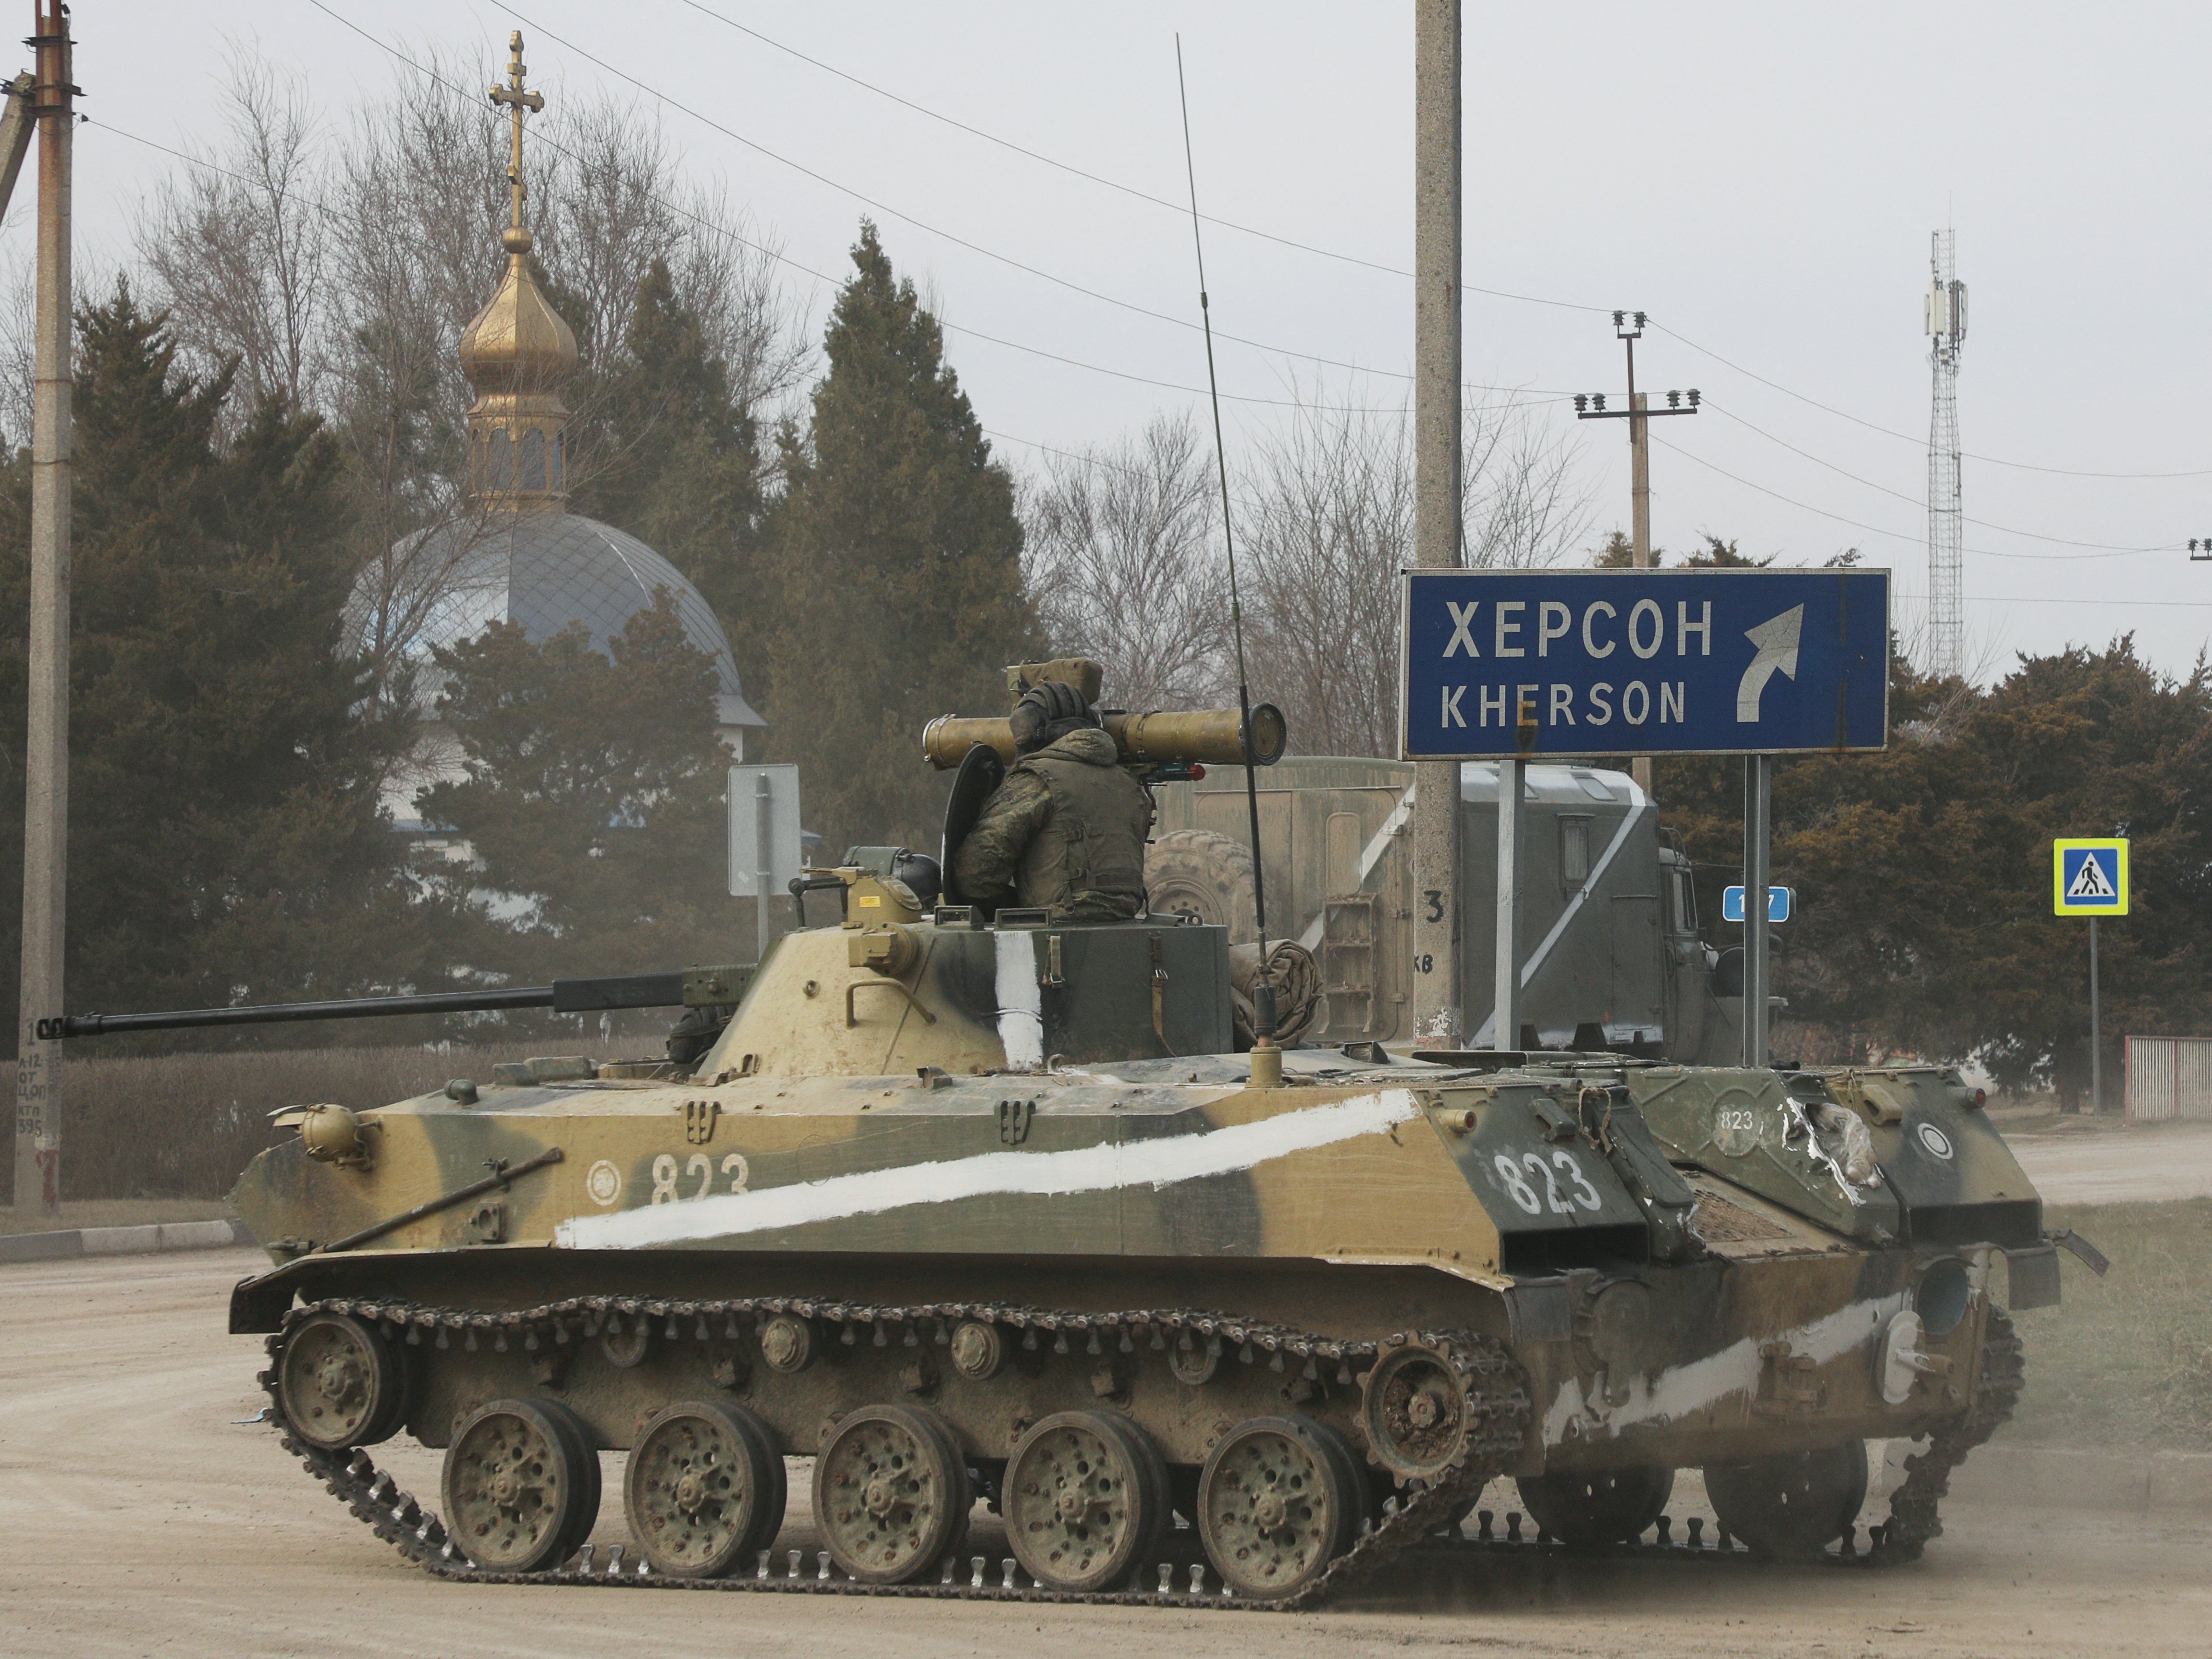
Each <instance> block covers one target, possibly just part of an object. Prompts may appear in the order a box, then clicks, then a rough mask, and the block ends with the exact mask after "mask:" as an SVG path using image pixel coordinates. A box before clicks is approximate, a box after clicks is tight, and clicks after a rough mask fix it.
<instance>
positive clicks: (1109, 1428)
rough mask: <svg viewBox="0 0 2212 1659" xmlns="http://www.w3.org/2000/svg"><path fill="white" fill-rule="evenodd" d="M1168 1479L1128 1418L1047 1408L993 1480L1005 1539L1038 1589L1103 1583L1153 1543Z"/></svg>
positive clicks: (1136, 1562) (1140, 1559)
mask: <svg viewBox="0 0 2212 1659" xmlns="http://www.w3.org/2000/svg"><path fill="white" fill-rule="evenodd" d="M1167 1485H1168V1479H1167V1465H1166V1463H1165V1462H1164V1461H1163V1460H1162V1459H1161V1456H1160V1454H1159V1450H1158V1448H1157V1447H1156V1446H1154V1445H1153V1444H1152V1438H1151V1437H1150V1436H1148V1435H1146V1433H1145V1432H1144V1431H1143V1430H1142V1429H1140V1428H1139V1427H1138V1426H1136V1425H1135V1424H1133V1423H1132V1422H1131V1421H1129V1420H1128V1419H1127V1418H1126V1417H1121V1416H1117V1415H1115V1414H1112V1413H1110V1412H1099V1411H1064V1412H1058V1413H1055V1414H1054V1415H1052V1416H1050V1417H1048V1418H1046V1419H1045V1420H1043V1421H1042V1422H1041V1423H1039V1424H1038V1425H1037V1426H1036V1427H1035V1428H1032V1429H1031V1430H1030V1432H1028V1433H1027V1434H1025V1435H1024V1436H1023V1437H1022V1438H1021V1442H1020V1444H1018V1445H1017V1446H1016V1447H1015V1448H1014V1455H1013V1456H1012V1457H1011V1458H1010V1459H1008V1460H1007V1462H1006V1475H1005V1478H1004V1480H1002V1482H1001V1484H1000V1506H1001V1510H1002V1512H1003V1513H1004V1514H1005V1516H1006V1542H1007V1544H1008V1545H1009V1547H1012V1550H1013V1552H1014V1554H1015V1556H1016V1557H1017V1558H1018V1559H1019V1560H1020V1562H1021V1564H1022V1565H1023V1566H1024V1567H1026V1568H1027V1569H1028V1570H1029V1572H1030V1577H1033V1578H1035V1579H1036V1581H1037V1583H1040V1584H1042V1585H1043V1586H1044V1587H1045V1588H1046V1589H1058V1590H1075V1591H1090V1590H1101V1589H1113V1588H1114V1587H1115V1585H1117V1584H1120V1583H1122V1582H1123V1581H1124V1580H1125V1579H1127V1577H1128V1576H1129V1575H1130V1574H1131V1573H1132V1572H1134V1571H1136V1570H1137V1569H1138V1568H1139V1567H1140V1566H1142V1565H1144V1563H1145V1561H1146V1558H1147V1557H1148V1556H1149V1555H1150V1554H1151V1553H1152V1549H1153V1547H1154V1546H1155V1545H1157V1544H1158V1541H1159V1537H1160V1534H1161V1532H1162V1530H1163V1529H1164V1528H1165V1526H1166V1523H1167V1519H1168V1491H1167Z"/></svg>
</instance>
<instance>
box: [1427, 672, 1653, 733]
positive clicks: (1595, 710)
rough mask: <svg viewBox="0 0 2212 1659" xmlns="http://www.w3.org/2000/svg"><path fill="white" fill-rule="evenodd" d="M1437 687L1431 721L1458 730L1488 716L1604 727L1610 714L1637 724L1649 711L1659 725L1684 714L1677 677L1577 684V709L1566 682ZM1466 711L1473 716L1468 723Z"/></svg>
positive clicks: (1513, 722) (1510, 723)
mask: <svg viewBox="0 0 2212 1659" xmlns="http://www.w3.org/2000/svg"><path fill="white" fill-rule="evenodd" d="M1441 690H1442V696H1443V708H1442V711H1441V712H1440V713H1439V714H1438V716H1437V724H1438V725H1440V726H1445V727H1452V726H1457V727H1461V728H1462V729H1464V728H1466V727H1468V725H1470V724H1472V725H1473V726H1474V727H1476V728H1477V729H1480V728H1481V727H1485V726H1487V725H1490V724H1492V720H1493V718H1494V719H1495V721H1496V724H1498V726H1499V727H1500V728H1507V727H1519V726H1572V725H1587V726H1605V725H1610V724H1613V721H1614V720H1615V719H1616V718H1618V719H1620V720H1622V721H1624V722H1626V724H1629V725H1632V726H1640V725H1642V724H1644V723H1645V722H1646V721H1648V720H1650V719H1652V718H1653V717H1655V715H1656V717H1657V719H1658V720H1659V722H1660V723H1661V724H1680V722H1681V721H1682V720H1683V719H1684V718H1685V714H1684V709H1685V707H1686V703H1687V699H1688V696H1689V691H1688V682H1687V681H1682V680H1673V681H1668V680H1661V681H1651V682H1646V681H1642V680H1629V681H1623V682H1621V683H1620V686H1619V687H1618V688H1617V689H1616V687H1615V686H1614V684H1613V681H1609V680H1600V681H1596V682H1595V684H1593V685H1589V686H1586V687H1583V688H1582V692H1583V698H1582V705H1581V707H1580V708H1579V709H1577V706H1576V703H1575V690H1576V688H1575V687H1572V686H1560V685H1547V684H1535V683H1522V684H1517V685H1516V684H1507V685H1498V686H1486V685H1460V686H1445V687H1442V688H1441ZM1469 693H1473V696H1472V697H1471V698H1470V696H1469ZM1470 714H1472V715H1473V717H1474V718H1473V720H1472V721H1471V722H1470V720H1469V719H1468V716H1469V715H1470Z"/></svg>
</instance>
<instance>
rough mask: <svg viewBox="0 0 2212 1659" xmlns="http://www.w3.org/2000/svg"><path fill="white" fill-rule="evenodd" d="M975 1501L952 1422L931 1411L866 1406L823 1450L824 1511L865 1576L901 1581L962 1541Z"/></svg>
mask: <svg viewBox="0 0 2212 1659" xmlns="http://www.w3.org/2000/svg"><path fill="white" fill-rule="evenodd" d="M973 1501H974V1499H973V1493H972V1492H971V1491H970V1489H969V1485H968V1465H967V1460H966V1459H965V1458H964V1457H963V1456H961V1454H960V1451H959V1449H958V1446H957V1443H956V1442H955V1441H954V1439H953V1438H952V1432H951V1430H950V1429H948V1428H947V1427H945V1425H944V1424H943V1423H942V1422H940V1421H939V1420H938V1419H937V1418H935V1417H934V1416H933V1415H931V1414H929V1413H927V1412H923V1411H910V1410H908V1409H907V1408H905V1407H903V1406H863V1407H861V1408H860V1409H859V1410H858V1411H855V1412H853V1413H850V1414H848V1415H847V1416H846V1417H844V1418H843V1419H842V1420H840V1421H839V1423H838V1425H837V1426H836V1431H835V1432H833V1433H832V1434H831V1435H830V1437H829V1439H828V1440H827V1441H826V1442H824V1443H823V1447H822V1450H821V1451H820V1453H819V1454H817V1456H816V1457H815V1459H814V1520H815V1524H816V1525H817V1527H819V1528H820V1529H821V1531H822V1542H823V1546H824V1547H827V1548H828V1550H829V1555H830V1559H833V1560H835V1561H836V1563H837V1565H839V1566H841V1567H842V1568H843V1569H844V1570H845V1571H846V1573H847V1575H848V1577H853V1578H854V1579H857V1580H858V1581H860V1583H864V1584H899V1583H906V1582H907V1581H908V1579H911V1578H917V1577H921V1575H922V1574H923V1573H925V1572H927V1571H929V1570H930V1569H931V1568H932V1567H933V1566H935V1565H937V1563H938V1562H939V1561H940V1560H942V1559H944V1558H945V1557H946V1556H948V1555H950V1554H951V1553H953V1552H954V1551H956V1550H957V1549H958V1548H959V1547H960V1543H961V1540H962V1539H963V1538H964V1537H965V1536H966V1535H967V1531H968V1511H969V1505H970V1504H971V1503H972V1502H973Z"/></svg>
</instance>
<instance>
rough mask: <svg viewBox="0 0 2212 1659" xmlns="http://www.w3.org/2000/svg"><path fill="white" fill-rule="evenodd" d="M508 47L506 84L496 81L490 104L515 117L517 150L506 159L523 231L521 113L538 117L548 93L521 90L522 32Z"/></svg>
mask: <svg viewBox="0 0 2212 1659" xmlns="http://www.w3.org/2000/svg"><path fill="white" fill-rule="evenodd" d="M507 51H508V52H509V54H510V55H509V57H508V58H507V84H506V85H505V86H501V85H500V83H499V82H496V81H495V82H492V88H491V101H492V102H493V103H495V104H501V105H504V106H506V107H507V110H508V112H510V113H511V114H512V115H513V118H514V147H513V150H512V152H511V153H510V154H509V155H508V158H507V185H508V187H509V189H510V190H511V191H512V192H513V201H514V228H515V229H516V230H520V229H521V228H522V198H523V197H525V196H526V195H527V194H528V193H529V190H528V187H527V186H526V185H524V184H523V182H522V112H523V111H525V110H528V111H530V112H532V113H533V114H535V113H536V112H538V111H539V110H542V109H544V107H545V94H544V93H542V92H525V91H524V90H523V89H522V78H523V76H524V74H525V73H526V70H525V67H524V64H523V62H522V31H521V30H520V29H517V30H515V32H514V33H513V35H512V36H511V37H510V38H509V39H508V40H507Z"/></svg>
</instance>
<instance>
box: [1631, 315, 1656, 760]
mask: <svg viewBox="0 0 2212 1659" xmlns="http://www.w3.org/2000/svg"><path fill="white" fill-rule="evenodd" d="M1649 398H1650V393H1648V392H1641V391H1637V390H1636V342H1634V341H1633V340H1632V341H1630V342H1628V407H1629V409H1630V410H1631V413H1630V415H1629V417H1628V469H1629V481H1628V493H1629V502H1630V506H1631V509H1632V511H1631V513H1630V524H1631V525H1632V530H1633V533H1634V536H1635V556H1636V568H1637V569H1638V570H1650V568H1651V423H1650V421H1646V420H1644V419H1642V418H1640V417H1641V416H1642V414H1643V411H1644V404H1645V403H1646V402H1647V401H1648V400H1649ZM1628 771H1629V776H1630V777H1632V778H1635V779H1636V787H1637V788H1638V789H1640V790H1643V791H1644V793H1645V794H1646V795H1649V794H1650V793H1651V757H1650V755H1648V754H1639V755H1638V756H1637V757H1636V759H1635V760H1632V761H1631V762H1629V767H1628Z"/></svg>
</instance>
